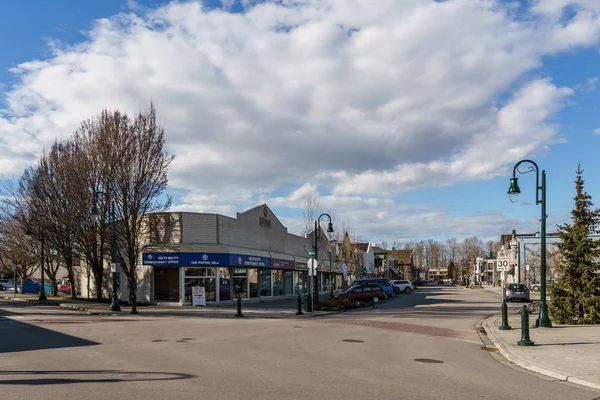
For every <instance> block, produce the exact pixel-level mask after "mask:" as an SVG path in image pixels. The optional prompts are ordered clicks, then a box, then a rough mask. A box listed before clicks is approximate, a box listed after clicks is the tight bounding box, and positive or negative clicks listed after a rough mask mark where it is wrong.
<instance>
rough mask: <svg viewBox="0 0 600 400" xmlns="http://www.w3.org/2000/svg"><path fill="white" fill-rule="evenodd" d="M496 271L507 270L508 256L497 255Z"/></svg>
mask: <svg viewBox="0 0 600 400" xmlns="http://www.w3.org/2000/svg"><path fill="white" fill-rule="evenodd" d="M497 261H498V267H497V269H498V271H508V270H509V269H510V264H509V263H508V257H498V259H497Z"/></svg>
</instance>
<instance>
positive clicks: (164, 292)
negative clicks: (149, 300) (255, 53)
mask: <svg viewBox="0 0 600 400" xmlns="http://www.w3.org/2000/svg"><path fill="white" fill-rule="evenodd" d="M154 301H173V302H179V268H173V267H167V268H160V267H154Z"/></svg>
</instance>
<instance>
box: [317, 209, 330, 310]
mask: <svg viewBox="0 0 600 400" xmlns="http://www.w3.org/2000/svg"><path fill="white" fill-rule="evenodd" d="M323 217H327V219H329V224H328V225H327V233H333V224H332V223H331V216H330V215H329V214H327V213H323V214H321V215H319V218H317V219H316V220H315V235H314V236H315V244H314V253H315V261H316V262H317V265H319V261H318V260H319V253H318V251H319V239H320V236H321V235H320V232H321V218H323ZM318 302H319V275H318V274H316V275H315V292H314V301H313V304H316V303H318Z"/></svg>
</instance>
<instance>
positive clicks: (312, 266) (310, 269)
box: [306, 258, 319, 276]
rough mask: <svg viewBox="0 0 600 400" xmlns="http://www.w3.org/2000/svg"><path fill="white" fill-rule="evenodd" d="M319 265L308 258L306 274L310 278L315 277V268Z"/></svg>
mask: <svg viewBox="0 0 600 400" xmlns="http://www.w3.org/2000/svg"><path fill="white" fill-rule="evenodd" d="M318 265H319V263H318V262H317V260H315V259H314V258H309V259H308V262H307V263H306V266H307V267H308V274H309V275H310V276H317V267H318Z"/></svg>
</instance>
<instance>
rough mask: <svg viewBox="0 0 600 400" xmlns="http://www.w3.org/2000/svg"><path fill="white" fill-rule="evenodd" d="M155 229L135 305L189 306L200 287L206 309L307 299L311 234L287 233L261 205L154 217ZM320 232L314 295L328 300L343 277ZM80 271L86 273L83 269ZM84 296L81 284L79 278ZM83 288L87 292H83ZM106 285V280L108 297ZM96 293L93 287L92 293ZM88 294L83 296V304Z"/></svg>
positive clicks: (123, 294) (123, 283)
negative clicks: (238, 303) (317, 293)
mask: <svg viewBox="0 0 600 400" xmlns="http://www.w3.org/2000/svg"><path fill="white" fill-rule="evenodd" d="M150 218H154V219H155V222H158V223H154V224H153V225H155V226H156V228H154V229H152V230H151V234H150V235H149V236H150V237H148V240H147V245H146V246H145V248H144V251H143V253H142V255H141V257H140V259H139V265H138V267H137V271H138V289H137V298H138V299H139V301H140V302H150V303H176V304H181V305H189V304H191V295H192V287H194V286H201V287H204V290H205V296H206V301H207V302H208V303H223V302H232V301H233V300H234V299H237V297H238V296H239V297H240V298H242V299H243V300H249V301H259V300H263V299H267V300H268V299H275V298H285V297H291V296H297V295H298V293H300V294H304V293H306V291H307V279H308V268H307V261H308V259H309V257H310V256H309V252H311V251H312V250H313V247H314V236H313V235H314V232H311V233H310V234H309V235H307V236H305V237H304V236H298V235H294V234H291V233H288V231H287V228H286V227H285V226H283V224H282V223H281V222H280V221H279V219H278V218H277V217H276V216H275V215H274V214H273V212H272V211H271V209H270V208H269V207H268V206H267V205H266V204H263V205H261V206H258V207H255V208H252V209H250V210H248V211H245V212H243V213H237V214H236V216H235V218H232V217H228V216H224V215H219V214H208V213H188V212H172V213H162V214H152V215H151V216H150ZM330 249H331V251H334V249H333V248H332V247H330V244H329V240H328V238H327V235H326V234H325V232H324V231H323V230H322V229H321V232H320V240H319V250H318V261H319V263H318V264H319V266H318V271H319V272H318V277H317V283H318V289H319V291H320V292H322V293H327V292H329V291H330V290H331V288H332V286H333V288H337V287H339V285H340V282H341V277H340V274H341V270H340V269H339V267H338V266H337V263H335V261H332V262H331V263H330V260H335V259H336V257H335V254H332V255H331V256H330V254H329V251H330ZM83 270H84V271H85V268H83ZM117 274H118V275H117V277H118V282H119V298H120V299H122V300H127V299H128V298H129V293H128V287H127V280H126V278H125V274H124V273H123V271H122V270H121V269H120V268H118V270H117ZM82 275H83V276H82V279H81V280H82V285H81V287H82V292H85V288H84V286H85V287H86V288H87V282H88V280H87V276H86V274H85V273H83V274H82ZM84 282H85V285H84ZM111 283H112V281H111V279H109V275H108V274H107V279H106V287H105V290H106V294H107V295H108V294H109V291H110V290H111V287H110V285H111ZM90 290H91V291H92V293H93V292H94V288H93V284H92V287H90ZM86 294H87V293H82V295H83V296H84V297H85V295H86Z"/></svg>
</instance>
